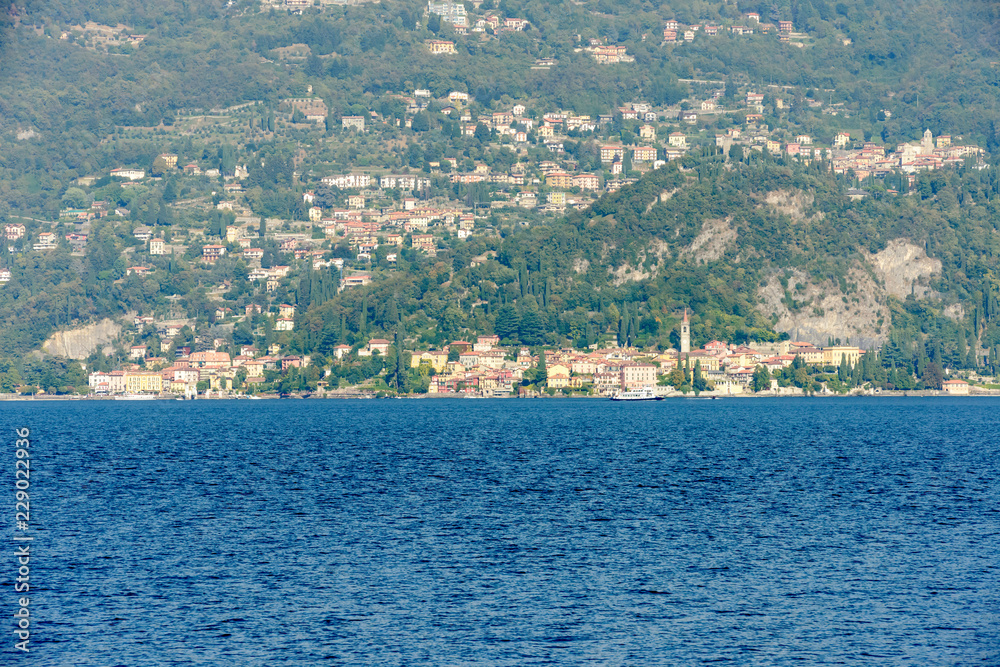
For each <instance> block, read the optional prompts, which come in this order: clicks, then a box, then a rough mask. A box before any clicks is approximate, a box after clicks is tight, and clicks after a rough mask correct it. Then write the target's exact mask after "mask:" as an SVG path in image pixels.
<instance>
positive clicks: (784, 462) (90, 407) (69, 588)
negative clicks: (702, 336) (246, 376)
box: [0, 398, 1000, 667]
mask: <svg viewBox="0 0 1000 667" xmlns="http://www.w3.org/2000/svg"><path fill="white" fill-rule="evenodd" d="M23 426H27V427H30V428H31V429H32V438H33V445H32V455H33V461H32V477H31V483H32V486H31V493H32V496H31V519H32V523H33V531H32V533H33V534H34V535H35V538H36V539H35V541H34V542H33V543H32V555H33V558H32V563H31V565H32V567H31V579H32V590H31V609H32V614H33V619H34V623H35V625H34V626H33V629H34V632H33V633H32V637H31V640H32V641H31V648H32V652H31V654H30V657H27V658H25V657H23V656H22V657H21V658H20V659H19V660H18V661H17V664H26V665H27V664H30V665H33V666H34V665H59V666H62V665H87V666H104V665H108V666H111V665H128V666H129V667H134V666H144V665H227V666H228V665H240V666H243V665H246V666H256V665H262V666H263V665H268V666H270V665H319V664H331V665H542V664H559V665H586V664H593V665H697V664H702V663H710V662H712V663H728V664H735V665H791V664H807V665H823V664H847V665H997V664H1000V504H998V503H1000V475H998V472H997V466H998V461H1000V457H998V454H1000V445H998V439H997V435H998V432H1000V428H998V427H1000V400H994V399H961V398H955V399H951V398H940V399H914V398H906V399H801V400H795V399H784V400H782V399H777V400H770V399H760V400H722V401H690V400H688V401H682V400H676V401H663V402H659V403H625V404H621V403H612V402H609V401H595V400H534V401H526V400H520V401H519V400H475V401H473V400H426V401H398V400H397V401H194V402H155V403H152V402H146V403H123V402H108V401H103V402H58V403H56V402H52V403H43V402H40V401H36V402H34V403H30V402H20V403H4V404H0V427H2V429H3V430H2V431H0V432H2V433H4V434H5V436H4V437H5V438H6V442H7V443H8V444H7V445H3V446H2V447H0V451H7V452H8V455H7V463H6V464H5V467H4V469H5V470H7V471H8V474H7V475H6V477H7V481H6V482H4V483H3V484H2V485H0V495H2V496H4V497H6V498H7V499H6V500H4V501H3V502H2V503H0V504H2V506H3V507H5V508H7V510H6V511H7V513H8V514H9V515H10V516H9V517H8V518H7V519H5V521H6V523H5V525H6V526H8V529H7V530H6V533H7V537H5V538H4V539H5V541H6V542H7V545H8V546H6V547H4V553H6V554H7V556H5V557H4V558H3V559H2V560H0V583H2V591H3V593H2V599H0V604H2V607H3V608H4V609H6V610H8V611H9V612H12V611H13V609H14V604H15V600H16V597H17V596H16V595H15V593H14V592H13V590H12V587H11V583H12V579H13V577H14V576H15V565H14V559H13V556H12V554H13V544H14V543H13V542H12V541H11V539H10V535H11V534H12V532H13V531H12V529H11V527H12V526H13V518H14V517H13V467H14V465H13V461H14V457H13V448H14V447H13V441H14V434H13V429H14V428H15V427H23ZM0 442H2V441H0ZM8 501H9V502H8ZM5 613H6V612H5ZM8 619H10V616H9V615H8ZM6 626H7V629H6V630H5V631H4V632H3V633H2V634H0V637H3V638H4V644H3V647H2V651H0V662H5V663H7V664H15V660H14V658H15V655H16V653H15V651H14V650H13V642H14V638H13V637H14V636H13V632H12V630H13V623H12V621H10V620H9V621H8V622H7V624H6Z"/></svg>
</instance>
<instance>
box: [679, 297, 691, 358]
mask: <svg viewBox="0 0 1000 667" xmlns="http://www.w3.org/2000/svg"><path fill="white" fill-rule="evenodd" d="M690 353H691V323H690V322H689V321H688V309H687V308H684V319H683V320H682V321H681V354H682V355H685V354H690Z"/></svg>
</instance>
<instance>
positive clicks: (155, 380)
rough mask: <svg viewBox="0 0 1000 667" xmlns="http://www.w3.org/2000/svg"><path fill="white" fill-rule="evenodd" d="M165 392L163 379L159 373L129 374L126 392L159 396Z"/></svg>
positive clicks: (126, 381)
mask: <svg viewBox="0 0 1000 667" xmlns="http://www.w3.org/2000/svg"><path fill="white" fill-rule="evenodd" d="M161 391H163V377H162V376H161V375H160V374H159V373H128V374H127V375H126V376H125V392H126V393H129V394H150V393H152V394H158V393H160V392H161Z"/></svg>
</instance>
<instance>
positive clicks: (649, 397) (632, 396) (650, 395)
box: [611, 387, 663, 401]
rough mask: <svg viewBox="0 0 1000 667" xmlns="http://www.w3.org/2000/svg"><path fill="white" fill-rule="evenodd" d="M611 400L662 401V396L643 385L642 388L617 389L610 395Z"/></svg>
mask: <svg viewBox="0 0 1000 667" xmlns="http://www.w3.org/2000/svg"><path fill="white" fill-rule="evenodd" d="M611 400H612V401H662V400H663V397H662V396H659V395H658V394H657V393H656V392H655V391H653V388H652V387H643V388H642V389H630V390H628V391H619V392H618V393H616V394H614V395H612V396H611Z"/></svg>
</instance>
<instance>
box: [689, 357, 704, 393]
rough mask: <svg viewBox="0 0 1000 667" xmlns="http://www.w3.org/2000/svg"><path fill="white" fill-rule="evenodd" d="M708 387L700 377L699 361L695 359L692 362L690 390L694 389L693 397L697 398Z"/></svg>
mask: <svg viewBox="0 0 1000 667" xmlns="http://www.w3.org/2000/svg"><path fill="white" fill-rule="evenodd" d="M707 387H708V382H707V381H706V380H705V378H704V377H702V375H701V360H700V359H696V360H695V362H694V374H693V377H692V378H691V388H692V389H694V395H695V396H697V395H698V394H700V393H701V392H703V391H705V389H706V388H707Z"/></svg>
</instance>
